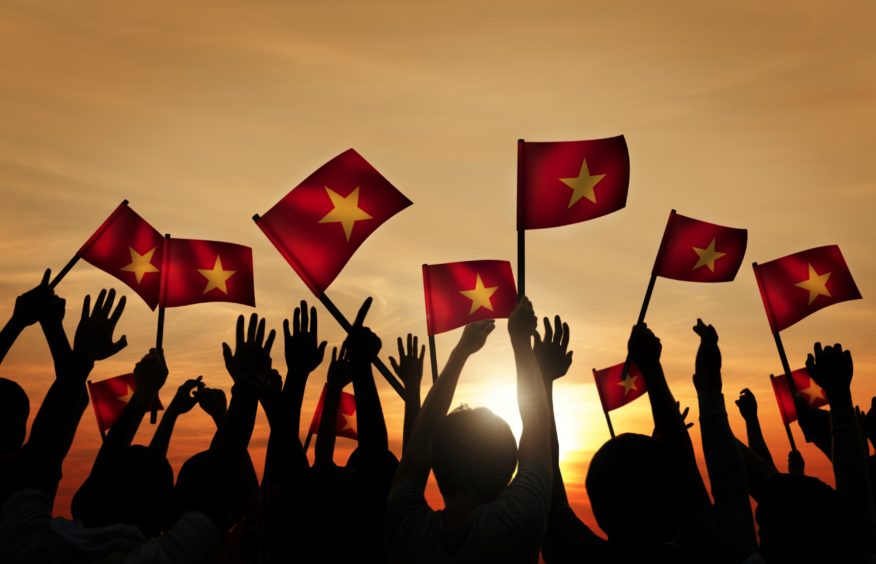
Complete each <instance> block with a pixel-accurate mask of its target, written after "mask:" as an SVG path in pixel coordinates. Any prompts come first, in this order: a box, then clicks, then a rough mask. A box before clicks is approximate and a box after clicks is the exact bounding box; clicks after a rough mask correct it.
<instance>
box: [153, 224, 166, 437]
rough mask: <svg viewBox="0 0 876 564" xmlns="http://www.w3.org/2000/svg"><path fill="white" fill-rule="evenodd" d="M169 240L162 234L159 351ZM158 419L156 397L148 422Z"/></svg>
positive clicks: (162, 332) (162, 345)
mask: <svg viewBox="0 0 876 564" xmlns="http://www.w3.org/2000/svg"><path fill="white" fill-rule="evenodd" d="M169 241H170V233H165V234H164V250H163V251H162V252H161V287H160V288H159V290H158V328H157V329H156V331H155V348H156V349H158V350H159V351H160V350H162V349H163V348H164V284H165V282H166V281H167V273H166V271H167V243H168V242H169ZM156 421H158V398H155V401H154V402H153V403H152V410H151V411H150V412H149V423H151V424H153V425H155V423H156Z"/></svg>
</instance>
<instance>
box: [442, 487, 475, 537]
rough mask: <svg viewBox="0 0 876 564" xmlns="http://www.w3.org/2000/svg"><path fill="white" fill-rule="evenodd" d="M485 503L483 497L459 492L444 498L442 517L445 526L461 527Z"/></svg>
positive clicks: (450, 527) (449, 527)
mask: <svg viewBox="0 0 876 564" xmlns="http://www.w3.org/2000/svg"><path fill="white" fill-rule="evenodd" d="M483 503H484V500H482V499H476V498H472V497H469V496H467V495H465V494H457V495H454V496H452V497H450V498H446V499H445V500H444V511H443V512H442V517H443V521H444V526H445V527H446V528H448V529H452V528H454V527H459V526H460V525H462V524H463V523H465V522H466V521H467V520H468V519H469V517H471V515H472V513H474V510H475V509H477V508H478V506H480V505H481V504H483Z"/></svg>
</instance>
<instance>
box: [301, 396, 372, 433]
mask: <svg viewBox="0 0 876 564" xmlns="http://www.w3.org/2000/svg"><path fill="white" fill-rule="evenodd" d="M327 388H328V384H325V385H323V387H322V393H321V394H320V395H319V401H318V402H317V403H316V411H314V412H313V419H312V420H311V421H310V429H309V430H308V431H307V433H308V434H310V435H317V434H319V424H320V421H322V411H323V407H324V404H325V393H326V389H327ZM337 436H339V437H346V438H348V439H353V440H354V441H355V440H358V439H359V433H358V430H357V427H356V396H354V395H353V394H348V393H347V392H344V391H342V392H341V401H340V404H338V424H337Z"/></svg>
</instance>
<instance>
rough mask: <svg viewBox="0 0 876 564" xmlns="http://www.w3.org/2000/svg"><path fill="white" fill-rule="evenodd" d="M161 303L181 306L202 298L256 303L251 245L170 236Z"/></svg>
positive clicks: (166, 305)
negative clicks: (172, 237) (171, 237)
mask: <svg viewBox="0 0 876 564" xmlns="http://www.w3.org/2000/svg"><path fill="white" fill-rule="evenodd" d="M164 259H165V260H164V271H165V272H164V282H163V284H162V287H161V304H162V305H164V307H178V306H185V305H191V304H198V303H202V302H234V303H238V304H243V305H248V306H254V305H255V290H254V288H253V268H252V249H250V248H249V247H244V246H243V245H236V244H234V243H222V242H219V241H203V240H200V239H167V241H166V245H165V247H164Z"/></svg>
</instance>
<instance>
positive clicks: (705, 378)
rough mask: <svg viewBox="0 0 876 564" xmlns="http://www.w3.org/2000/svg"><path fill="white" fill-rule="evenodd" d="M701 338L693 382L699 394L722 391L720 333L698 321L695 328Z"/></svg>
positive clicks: (700, 320)
mask: <svg viewBox="0 0 876 564" xmlns="http://www.w3.org/2000/svg"><path fill="white" fill-rule="evenodd" d="M693 330H694V333H696V334H697V335H699V336H700V348H699V349H698V350H697V359H696V372H695V373H694V377H693V382H694V387H695V388H696V390H697V393H702V392H704V391H714V392H720V391H721V386H722V384H721V349H719V348H718V332H717V331H715V328H714V327H712V326H711V325H706V324H705V323H703V320H702V319H697V324H696V325H695V326H694V328H693Z"/></svg>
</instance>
